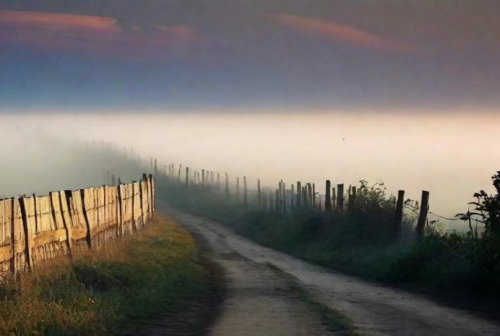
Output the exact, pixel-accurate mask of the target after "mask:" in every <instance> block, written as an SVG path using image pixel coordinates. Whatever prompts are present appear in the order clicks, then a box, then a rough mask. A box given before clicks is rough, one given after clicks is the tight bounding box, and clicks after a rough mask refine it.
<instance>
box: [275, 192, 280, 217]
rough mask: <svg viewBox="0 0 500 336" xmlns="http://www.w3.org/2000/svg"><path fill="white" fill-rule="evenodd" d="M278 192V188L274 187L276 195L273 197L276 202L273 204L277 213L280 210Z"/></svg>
mask: <svg viewBox="0 0 500 336" xmlns="http://www.w3.org/2000/svg"><path fill="white" fill-rule="evenodd" d="M279 192H280V191H279V189H276V196H275V197H276V199H275V203H276V204H275V206H276V212H277V213H279V212H280V203H279V198H280V196H279Z"/></svg>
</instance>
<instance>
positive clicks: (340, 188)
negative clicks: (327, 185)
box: [337, 183, 344, 213]
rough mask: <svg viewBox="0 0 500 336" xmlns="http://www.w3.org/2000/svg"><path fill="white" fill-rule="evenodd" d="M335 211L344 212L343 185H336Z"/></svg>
mask: <svg viewBox="0 0 500 336" xmlns="http://www.w3.org/2000/svg"><path fill="white" fill-rule="evenodd" d="M337 211H338V212H339V213H343V212H344V184H343V183H342V184H337Z"/></svg>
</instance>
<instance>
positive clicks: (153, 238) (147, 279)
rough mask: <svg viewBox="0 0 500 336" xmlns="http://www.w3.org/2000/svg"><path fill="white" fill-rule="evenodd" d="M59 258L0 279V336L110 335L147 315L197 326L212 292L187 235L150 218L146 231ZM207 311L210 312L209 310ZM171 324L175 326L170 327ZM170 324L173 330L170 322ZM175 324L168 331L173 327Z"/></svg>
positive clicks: (202, 263)
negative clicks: (29, 271) (12, 279)
mask: <svg viewBox="0 0 500 336" xmlns="http://www.w3.org/2000/svg"><path fill="white" fill-rule="evenodd" d="M78 252H80V253H75V257H74V259H73V261H72V262H71V263H70V262H69V260H68V258H65V257H61V258H60V259H55V260H53V261H51V262H48V263H47V264H46V265H45V267H43V268H39V270H38V271H36V272H34V273H32V274H26V275H23V276H22V278H21V279H20V280H19V281H17V282H6V283H4V284H2V285H0V295H1V296H0V297H1V300H0V335H110V334H126V333H130V332H131V331H133V330H138V329H141V328H144V327H145V326H144V325H145V324H146V325H147V324H148V321H149V319H150V318H151V316H152V315H156V316H158V315H160V316H163V317H165V319H164V320H166V322H165V321H164V323H165V328H169V323H168V321H170V320H171V321H172V323H176V324H177V325H179V319H181V320H182V316H184V315H185V313H186V312H188V311H192V310H193V309H194V310H197V311H199V312H200V314H199V316H195V317H193V314H190V316H189V320H187V321H184V325H185V326H189V325H190V327H191V328H193V327H196V328H203V327H204V325H206V323H208V322H207V321H206V319H207V316H204V315H207V314H206V313H207V309H208V310H213V309H210V308H209V307H206V308H204V305H208V304H210V300H211V299H213V297H214V295H215V294H214V293H215V292H217V291H218V290H219V288H218V287H217V286H218V284H217V281H216V280H214V275H213V274H212V275H211V274H210V273H207V261H206V260H203V259H201V258H200V256H199V255H198V251H197V249H196V245H195V242H194V241H193V239H192V237H191V236H190V235H189V234H188V233H187V232H185V231H184V230H183V229H181V228H180V227H179V226H177V225H176V224H175V223H174V222H172V221H171V220H168V219H165V218H160V217H158V216H157V217H156V219H155V220H154V222H153V223H152V224H151V225H150V226H149V227H148V228H147V229H145V230H143V231H142V232H140V233H139V234H137V235H134V236H133V237H131V238H128V239H124V240H122V241H115V242H112V243H109V244H107V245H106V247H105V248H104V249H102V250H99V251H97V252H87V251H83V250H82V251H78ZM208 315H210V314H208ZM174 327H175V326H174ZM174 327H172V328H174ZM172 330H174V329H172Z"/></svg>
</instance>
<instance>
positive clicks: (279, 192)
mask: <svg viewBox="0 0 500 336" xmlns="http://www.w3.org/2000/svg"><path fill="white" fill-rule="evenodd" d="M282 198H283V180H281V181H279V182H278V203H279V208H278V209H277V210H278V212H281V209H282V208H283V206H282V205H281V202H282Z"/></svg>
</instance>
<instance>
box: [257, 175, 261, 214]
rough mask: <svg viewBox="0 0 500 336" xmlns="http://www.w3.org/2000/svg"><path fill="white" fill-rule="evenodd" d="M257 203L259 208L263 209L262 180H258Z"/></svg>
mask: <svg viewBox="0 0 500 336" xmlns="http://www.w3.org/2000/svg"><path fill="white" fill-rule="evenodd" d="M257 203H258V205H259V208H260V207H262V194H261V191H260V179H259V180H257Z"/></svg>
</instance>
